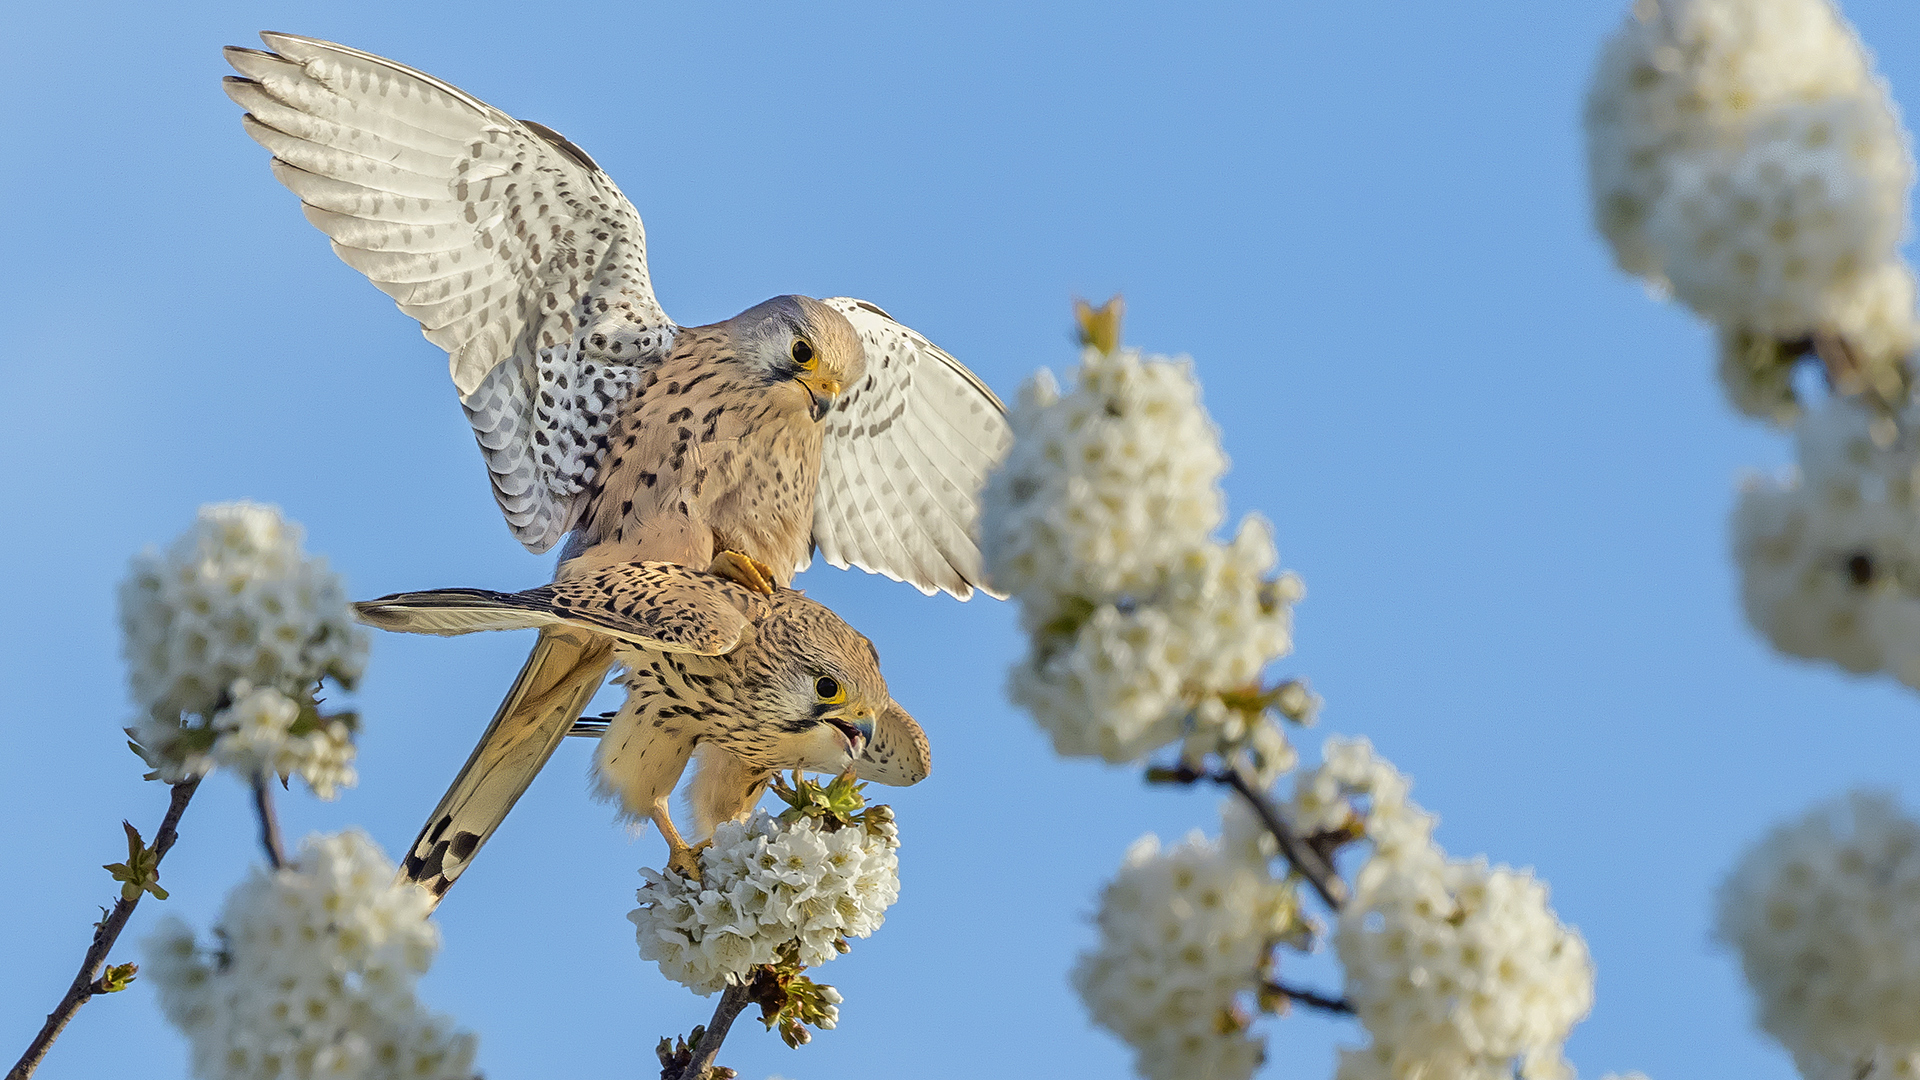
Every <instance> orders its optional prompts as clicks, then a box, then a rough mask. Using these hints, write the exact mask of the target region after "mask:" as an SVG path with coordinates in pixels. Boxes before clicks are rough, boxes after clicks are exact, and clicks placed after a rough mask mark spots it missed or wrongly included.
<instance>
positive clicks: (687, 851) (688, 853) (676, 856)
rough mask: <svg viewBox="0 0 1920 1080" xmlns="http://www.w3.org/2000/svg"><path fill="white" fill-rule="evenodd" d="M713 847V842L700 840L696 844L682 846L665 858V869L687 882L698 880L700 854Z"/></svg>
mask: <svg viewBox="0 0 1920 1080" xmlns="http://www.w3.org/2000/svg"><path fill="white" fill-rule="evenodd" d="M712 846H713V841H711V840H702V841H700V842H699V843H697V844H692V845H687V844H682V845H680V846H679V847H677V848H675V849H674V851H673V854H672V855H669V856H668V857H667V869H669V870H672V871H674V872H676V873H678V874H680V875H681V876H682V877H685V878H687V879H688V880H689V881H699V880H700V853H701V852H702V851H705V850H707V849H708V848H710V847H712Z"/></svg>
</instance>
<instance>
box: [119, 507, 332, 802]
mask: <svg viewBox="0 0 1920 1080" xmlns="http://www.w3.org/2000/svg"><path fill="white" fill-rule="evenodd" d="M300 542H301V530H300V527H299V526H298V525H295V524H293V523H291V522H289V521H287V520H286V519H284V518H283V517H282V516H281V515H280V511H279V510H278V509H276V508H274V507H270V506H261V505H258V504H255V503H246V502H240V503H222V504H215V505H209V506H205V507H202V508H201V510H200V513H199V516H198V517H197V518H196V519H195V521H194V524H193V527H192V528H191V529H189V530H188V531H187V533H186V535H184V536H182V537H180V539H178V540H176V541H175V542H174V543H173V545H172V546H171V547H169V548H168V549H167V550H166V551H165V552H159V551H155V550H152V549H149V550H148V551H146V552H144V553H143V554H141V555H140V556H138V557H137V558H135V559H134V561H133V567H132V571H131V573H130V574H129V575H128V578H127V580H126V581H125V582H124V583H123V584H122V585H121V587H120V624H121V628H122V631H123V633H124V651H125V654H126V659H127V665H128V679H129V682H130V684H131V688H132V692H133V697H134V700H135V702H136V703H137V704H138V705H139V707H140V714H139V716H138V718H137V719H136V720H135V722H134V726H133V727H132V728H130V729H129V733H130V734H132V735H133V737H134V739H135V741H136V742H138V743H139V745H140V746H141V747H142V749H143V751H144V752H145V754H146V755H147V757H148V761H149V763H150V764H152V765H153V766H154V768H155V770H156V773H157V775H158V776H159V777H160V778H162V779H165V780H168V781H177V780H180V779H184V778H185V777H188V776H197V775H202V774H204V773H205V772H207V771H208V770H209V769H210V768H212V767H213V766H214V765H227V766H229V767H231V768H234V769H236V770H238V771H240V772H243V773H248V774H252V773H255V772H260V771H266V772H271V773H275V774H279V775H289V774H298V775H300V776H303V777H304V778H306V780H307V782H308V784H309V785H310V786H311V787H312V788H313V789H314V791H315V792H316V793H318V794H320V795H322V796H323V797H330V796H331V795H332V793H333V791H334V789H335V788H336V787H339V786H344V785H351V784H352V783H353V780H354V773H353V767H352V757H353V744H352V741H351V717H350V716H346V715H341V716H333V717H323V716H320V715H319V714H318V712H317V710H315V709H314V708H313V691H314V688H315V686H316V685H317V684H318V683H319V682H320V680H321V679H323V678H332V679H334V680H335V681H337V682H339V683H340V684H341V685H343V686H345V687H348V688H351V687H352V686H353V684H354V683H355V681H357V680H358V679H359V677H360V673H361V671H362V669H363V668H364V666H365V664H366V655H367V636H366V634H365V632H364V631H362V630H361V628H360V627H359V626H357V625H355V623H354V621H353V616H352V612H351V611H350V609H349V608H348V605H347V598H346V589H345V586H344V585H343V584H342V582H341V580H340V576H339V575H338V574H335V573H334V572H333V571H332V570H330V569H328V567H327V563H326V560H325V559H320V558H310V557H308V556H307V555H306V554H305V553H304V552H303V551H302V550H301V547H300Z"/></svg>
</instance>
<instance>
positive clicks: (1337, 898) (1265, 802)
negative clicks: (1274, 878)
mask: <svg viewBox="0 0 1920 1080" xmlns="http://www.w3.org/2000/svg"><path fill="white" fill-rule="evenodd" d="M1207 779H1209V780H1212V781H1213V782H1214V783H1216V784H1225V785H1226V786H1228V787H1230V788H1232V789H1233V790H1235V791H1237V792H1239V793H1240V797H1241V798H1243V799H1245V800H1247V803H1248V805H1250V806H1252V807H1253V811H1254V813H1256V814H1259V815H1260V820H1261V821H1262V822H1264V823H1266V826H1267V831H1268V832H1270V833H1272V834H1273V838H1274V839H1275V840H1278V841H1279V842H1280V855H1281V857H1282V858H1284V859H1286V860H1287V863H1288V864H1289V865H1291V866H1292V867H1293V869H1294V870H1295V871H1296V872H1297V873H1299V875H1300V876H1301V877H1303V878H1306V879H1307V884H1309V885H1312V886H1313V891H1314V892H1317V893H1319V894H1320V899H1321V900H1323V901H1325V902H1326V905H1327V906H1328V907H1330V908H1332V909H1333V910H1335V911H1339V910H1340V909H1341V908H1342V907H1345V906H1346V903H1347V883H1346V882H1344V881H1342V880H1340V875H1339V874H1337V873H1335V872H1334V869H1333V865H1332V864H1331V863H1329V862H1328V861H1327V860H1326V858H1325V857H1324V856H1322V855H1321V854H1320V853H1319V852H1318V851H1316V850H1314V848H1313V847H1312V846H1311V845H1309V844H1308V843H1307V842H1306V840H1305V839H1303V838H1302V837H1301V836H1300V834H1299V833H1297V832H1295V831H1293V826H1292V825H1289V824H1287V819H1286V818H1284V817H1281V816H1280V808H1279V807H1277V806H1275V805H1273V800H1272V799H1269V798H1267V796H1266V795H1265V794H1264V793H1262V792H1259V791H1256V790H1254V787H1253V785H1252V784H1251V783H1248V782H1247V777H1246V774H1245V773H1242V772H1241V771H1240V769H1239V767H1238V766H1236V765H1228V766H1227V767H1225V768H1223V769H1221V770H1220V771H1219V772H1217V773H1208V774H1207Z"/></svg>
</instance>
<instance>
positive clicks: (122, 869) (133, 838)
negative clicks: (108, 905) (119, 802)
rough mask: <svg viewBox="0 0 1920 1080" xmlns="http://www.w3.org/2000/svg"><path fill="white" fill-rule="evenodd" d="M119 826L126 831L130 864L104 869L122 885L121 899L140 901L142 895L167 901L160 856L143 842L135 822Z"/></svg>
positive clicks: (124, 863) (108, 866)
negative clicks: (162, 881)
mask: <svg viewBox="0 0 1920 1080" xmlns="http://www.w3.org/2000/svg"><path fill="white" fill-rule="evenodd" d="M120 826H121V827H122V828H124V829H126V830H127V861H126V862H123V863H107V864H105V865H104V866H102V867H101V869H103V870H105V871H106V872H108V873H109V874H112V875H113V880H115V881H118V882H120V883H121V885H120V898H121V899H122V900H138V899H140V894H141V893H143V892H150V893H152V894H153V898H154V899H155V900H165V899H166V898H167V890H165V889H163V888H161V887H160V853H159V852H157V851H154V850H153V849H152V848H150V847H148V846H147V845H146V842H145V841H143V840H141V839H140V830H139V829H136V828H134V827H133V822H131V821H122V822H121V823H120Z"/></svg>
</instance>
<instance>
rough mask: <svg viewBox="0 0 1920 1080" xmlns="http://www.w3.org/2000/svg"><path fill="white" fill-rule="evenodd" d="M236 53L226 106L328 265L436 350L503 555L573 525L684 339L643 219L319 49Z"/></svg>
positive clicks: (465, 115)
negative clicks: (460, 409)
mask: <svg viewBox="0 0 1920 1080" xmlns="http://www.w3.org/2000/svg"><path fill="white" fill-rule="evenodd" d="M261 37H262V39H263V40H264V41H265V42H266V43H267V45H268V46H269V47H270V48H271V49H272V50H273V51H272V52H262V51H260V50H257V49H244V48H238V47H231V48H228V49H227V50H226V56H227V60H228V62H229V63H231V64H232V65H233V67H234V68H235V70H237V71H238V72H239V73H240V77H239V78H233V77H229V78H228V79H227V80H226V90H227V94H228V96H230V97H232V98H233V100H234V101H236V102H238V103H239V104H240V106H241V107H242V108H245V109H246V110H247V114H246V116H245V117H243V118H242V123H243V124H244V126H245V128H246V131H247V134H248V135H251V136H252V137H253V138H254V140H255V141H257V142H259V143H260V144H261V145H262V146H265V147H266V148H267V149H268V150H270V151H272V152H273V156H274V160H273V172H274V175H275V176H276V177H277V178H279V180H280V182H281V183H283V184H285V185H286V186H287V187H288V188H290V189H292V190H293V192H294V193H295V194H297V195H299V196H300V199H301V201H302V203H303V204H304V206H303V209H304V211H305V213H306V216H307V220H309V221H311V222H312V223H313V224H314V225H315V226H316V227H317V228H319V229H320V230H321V231H322V232H324V233H326V234H327V235H328V236H329V237H330V238H332V240H333V250H334V252H335V253H336V254H338V255H339V256H340V258H341V259H342V260H344V261H345V262H346V263H347V264H348V265H350V266H352V267H353V268H354V269H356V270H359V271H360V272H361V273H363V274H365V275H366V276H367V277H368V278H369V279H370V280H371V281H372V282H373V283H374V285H375V286H377V287H378V288H379V289H380V290H381V291H383V292H385V293H386V294H387V295H389V296H391V297H393V299H394V301H395V302H396V303H397V304H398V305H399V306H400V310H402V311H404V312H406V313H407V314H408V315H410V316H412V317H413V318H415V319H417V320H419V323H420V328H421V330H422V332H423V333H425V334H426V336H427V338H428V339H429V340H431V341H432V342H434V344H436V345H439V346H440V347H441V348H443V349H445V350H446V351H447V354H448V358H449V359H448V363H449V369H450V371H451V373H452V375H453V382H454V386H455V388H456V389H457V390H458V391H459V393H460V400H461V404H462V405H463V406H464V407H465V409H466V411H467V417H468V419H469V421H471V423H472V425H473V431H474V437H475V438H476V439H477V440H478V441H479V443H480V449H481V452H482V454H483V455H484V456H485V458H486V461H487V470H488V472H489V474H490V476H491V478H492V481H493V490H494V497H495V499H496V500H497V501H498V502H499V504H500V509H501V511H502V513H504V514H505V515H506V518H507V523H508V525H509V527H510V528H512V530H513V532H514V535H515V536H517V537H518V538H519V539H520V541H521V542H522V543H524V544H525V545H526V546H527V547H528V548H530V549H532V550H534V551H545V550H546V549H547V548H549V547H551V546H552V545H553V543H554V542H555V541H557V540H558V539H559V538H560V537H561V536H563V535H565V533H566V532H567V530H568V529H570V528H571V527H572V526H573V524H574V523H575V519H576V517H577V515H578V513H579V512H580V509H581V505H582V503H583V500H582V499H581V498H580V497H579V496H580V494H581V492H582V491H583V490H585V488H586V487H587V486H588V485H589V484H591V482H592V480H593V478H594V474H595V472H596V470H597V468H598V463H599V458H600V452H601V451H602V450H603V449H605V438H606V432H607V428H608V427H609V426H610V424H611V423H612V420H613V417H614V415H615V413H616V412H617V409H618V406H619V404H620V402H621V401H623V400H624V399H625V398H626V396H627V395H628V393H629V392H630V391H631V390H632V388H633V387H634V386H635V384H636V382H637V381H638V379H639V378H640V376H641V374H642V373H643V371H644V369H645V367H646V366H647V365H649V364H651V363H653V362H654V361H656V360H657V359H658V358H660V357H661V356H664V355H665V354H666V351H667V349H668V348H669V347H670V345H671V343H672V339H673V335H674V334H675V333H676V332H677V329H678V328H677V327H675V326H674V324H673V322H672V321H671V320H670V319H668V318H667V316H666V313H665V312H663V311H662V310H661V309H660V305H659V303H658V302H657V301H656V300H655V299H654V295H653V286H652V283H651V281H650V280H649V278H648V274H647V255H646V232H645V229H644V228H643V227H642V225H641V222H640V215H639V213H638V212H636V211H635V210H634V208H633V205H632V204H631V203H629V202H628V201H627V198H626V196H624V195H622V194H621V193H620V189H619V188H617V187H616V186H615V185H614V183H613V180H612V179H611V178H609V177H608V176H607V174H606V173H605V172H603V171H601V170H600V168H599V167H598V166H597V165H595V164H594V162H593V160H592V159H591V158H589V157H588V156H587V155H586V153H585V152H583V151H582V150H580V149H579V148H578V147H576V146H574V145H573V144H572V143H571V142H568V141H567V140H566V139H565V138H563V137H561V136H560V135H559V134H557V133H556V132H554V131H552V130H550V129H548V128H546V127H543V126H541V125H539V124H535V123H532V122H530V121H521V120H515V119H514V118H513V117H511V116H508V115H507V114H505V113H503V112H501V111H499V110H498V109H495V108H493V107H491V106H489V105H487V104H486V103H485V102H482V101H480V100H479V99H477V98H474V97H472V96H471V95H469V94H467V93H465V92H463V91H461V90H459V89H458V88H456V87H454V86H451V85H449V84H447V83H444V82H441V81H440V80H438V79H435V78H433V77H432V76H430V75H426V74H424V73H422V72H419V71H415V70H413V69H412V68H409V67H405V66H403V65H401V64H397V63H394V62H393V61H391V60H386V59H383V58H381V57H378V56H374V55H371V54H369V53H364V52H360V51H359V50H356V49H350V48H347V47H346V46H343V45H336V44H334V43H332V42H327V41H317V40H314V39H312V38H303V37H296V36H294V35H291V34H275V33H268V34H262V35H261Z"/></svg>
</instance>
